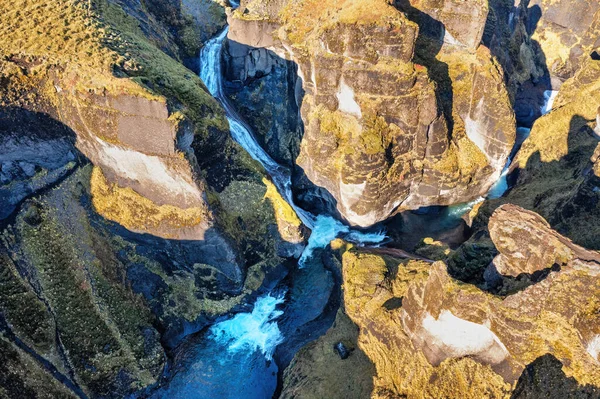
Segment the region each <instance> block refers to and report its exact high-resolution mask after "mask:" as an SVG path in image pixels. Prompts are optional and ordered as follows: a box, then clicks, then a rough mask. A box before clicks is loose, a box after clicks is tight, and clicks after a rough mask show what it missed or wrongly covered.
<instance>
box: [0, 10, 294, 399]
mask: <svg viewBox="0 0 600 399" xmlns="http://www.w3.org/2000/svg"><path fill="white" fill-rule="evenodd" d="M176 3H177V4H176ZM211 4H212V2H211ZM207 6H210V7H213V8H214V7H218V9H219V10H220V11H219V12H218V13H217V14H219V15H221V20H220V22H219V20H214V21H211V23H210V24H200V23H196V22H194V21H195V19H194V18H197V17H198V15H197V14H198V13H199V12H200V11H201V10H202V9H204V8H206V7H207ZM161 7H167V9H169V10H171V11H172V12H173V13H174V14H173V15H170V17H172V18H166V15H165V14H164V13H161V10H162V8H161ZM203 7H204V8H203ZM0 10H1V13H2V15H3V19H2V21H3V22H2V24H0V31H1V39H0V82H1V84H0V202H1V203H2V206H1V207H0V209H1V211H0V228H1V229H2V230H1V233H0V236H1V238H0V267H1V268H2V271H1V274H2V283H1V284H2V290H0V291H2V294H0V297H1V298H0V313H1V314H2V316H1V318H0V339H1V341H2V348H3V349H2V350H1V351H0V357H1V361H0V363H2V364H3V367H4V370H6V373H3V377H2V378H1V380H2V382H1V383H0V392H1V393H0V396H3V397H4V396H6V397H21V396H22V395H26V396H27V397H83V396H87V397H123V396H126V395H130V394H132V393H133V392H136V391H140V390H143V389H144V388H148V387H151V386H154V385H155V384H156V383H157V382H158V380H159V379H160V378H161V376H162V375H163V372H164V368H165V365H166V363H167V360H168V357H167V356H170V351H171V350H172V349H173V348H175V347H176V346H177V345H178V344H180V343H181V341H182V340H183V339H184V338H185V337H186V336H188V335H190V334H193V333H195V332H197V331H199V330H201V329H203V328H204V327H206V326H207V325H208V324H210V323H212V322H214V320H215V319H216V318H217V317H219V316H222V315H223V314H227V313H228V312H234V311H236V309H237V311H239V310H240V309H241V307H242V306H243V305H244V304H246V303H248V302H251V301H253V300H254V299H255V298H256V296H257V295H259V294H260V293H263V292H265V291H266V289H267V287H269V288H272V287H273V286H274V285H276V284H277V283H278V282H279V281H281V280H282V279H283V278H284V277H285V275H286V274H287V268H286V267H285V266H284V259H283V258H281V257H279V256H278V255H277V254H278V253H279V254H282V255H283V256H294V255H296V256H297V255H298V248H300V247H301V246H302V242H303V240H304V235H303V234H304V232H303V230H301V223H300V221H299V220H298V219H297V217H296V215H295V214H294V212H293V211H292V210H291V208H290V207H289V205H287V204H286V203H285V201H284V200H283V199H282V198H281V196H280V195H279V193H277V191H276V190H274V188H273V185H272V183H271V182H270V181H269V180H268V179H267V176H266V175H265V172H264V170H262V168H261V167H260V165H258V164H257V163H256V162H254V161H253V160H252V159H251V158H250V157H249V156H248V155H247V154H245V153H244V152H243V150H242V149H241V148H240V147H239V146H238V145H237V144H235V143H234V142H233V141H232V139H231V137H230V136H229V129H228V124H227V121H226V118H225V115H224V111H223V110H222V109H221V107H220V106H219V104H218V103H217V101H216V100H215V99H213V98H212V97H211V96H210V94H209V93H208V92H207V90H206V88H205V87H204V84H203V83H202V82H201V80H200V79H199V78H198V77H197V75H196V74H195V73H194V72H193V71H191V70H189V69H187V68H185V67H184V65H183V64H184V62H186V60H185V57H186V54H187V55H188V56H189V55H194V54H189V52H190V51H192V52H193V51H196V54H195V55H196V56H197V51H198V50H199V46H200V45H201V44H202V38H203V37H204V38H208V37H210V36H211V35H212V33H213V32H214V31H215V29H216V27H215V26H217V27H218V26H220V25H219V24H222V23H223V21H224V19H223V16H224V11H223V8H222V6H218V5H217V4H212V5H209V4H207V3H206V2H203V1H198V2H193V1H191V2H186V4H185V7H180V5H179V3H178V2H169V3H163V4H161V5H157V4H155V2H138V1H123V2H121V1H94V2H79V1H67V0H65V1H57V2H51V3H43V4H42V3H40V2H28V1H17V2H0ZM194 10H195V11H194ZM181 21H187V22H185V24H182V23H181ZM207 25H210V27H207ZM188 28H189V29H192V30H193V32H198V31H202V32H203V36H202V35H200V36H199V37H200V39H199V41H198V42H197V43H196V47H195V48H196V50H190V48H188V47H185V43H184V41H183V39H185V38H182V36H181V35H182V33H181V32H182V29H183V30H186V29H188ZM174 32H176V33H177V35H174ZM193 34H194V35H195V34H196V33H193ZM213 146H216V147H217V148H218V151H215V150H214V148H213ZM246 230H247V231H248V233H247V234H241V232H242V231H246ZM40 384H44V385H45V386H44V388H43V389H42V388H41V387H40Z"/></svg>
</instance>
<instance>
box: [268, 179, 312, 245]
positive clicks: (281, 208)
mask: <svg viewBox="0 0 600 399" xmlns="http://www.w3.org/2000/svg"><path fill="white" fill-rule="evenodd" d="M263 183H264V184H265V186H267V192H266V193H265V196H264V198H265V199H268V200H269V201H270V202H271V204H272V206H273V209H274V211H275V219H277V228H278V230H279V234H280V235H281V238H283V239H284V240H286V241H288V242H292V243H295V244H297V243H300V242H302V241H303V239H304V236H303V234H302V231H301V230H300V228H301V226H302V221H301V220H300V219H299V218H298V215H296V212H295V211H294V209H293V208H292V207H291V206H290V204H288V203H287V202H286V201H285V200H284V199H283V197H282V196H281V194H279V191H277V187H275V185H274V184H273V183H272V182H271V181H270V180H269V179H267V178H264V179H263Z"/></svg>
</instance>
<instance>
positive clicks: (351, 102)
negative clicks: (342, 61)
mask: <svg viewBox="0 0 600 399" xmlns="http://www.w3.org/2000/svg"><path fill="white" fill-rule="evenodd" d="M336 97H337V99H338V104H339V105H338V109H339V110H340V111H342V112H345V113H347V114H350V115H354V116H356V117H357V118H361V117H362V111H361V109H360V105H358V103H357V102H356V100H355V99H354V90H352V88H351V87H350V86H348V85H347V84H346V83H345V82H344V79H342V81H341V82H340V88H339V91H338V92H337V94H336Z"/></svg>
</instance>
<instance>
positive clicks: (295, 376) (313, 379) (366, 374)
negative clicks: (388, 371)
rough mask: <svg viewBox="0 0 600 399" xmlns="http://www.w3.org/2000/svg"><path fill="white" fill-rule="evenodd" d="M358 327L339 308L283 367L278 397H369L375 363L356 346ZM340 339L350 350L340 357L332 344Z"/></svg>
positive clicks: (339, 398)
mask: <svg viewBox="0 0 600 399" xmlns="http://www.w3.org/2000/svg"><path fill="white" fill-rule="evenodd" d="M358 333H359V331H358V327H357V326H356V325H355V324H354V323H353V322H352V320H350V319H349V318H348V316H346V314H345V313H344V311H343V310H342V309H340V310H338V313H337V317H336V319H335V322H334V323H333V326H332V327H331V328H330V329H329V330H327V333H326V334H325V335H323V336H321V337H320V338H319V339H317V340H316V341H314V342H311V343H309V344H308V345H306V346H305V347H303V348H302V349H301V350H300V351H299V352H298V353H297V354H296V356H294V359H293V360H292V363H291V364H290V365H289V366H288V368H286V369H285V372H284V376H283V391H282V393H281V398H284V399H285V398H287V399H290V398H306V399H322V398H327V399H346V398H368V397H370V395H371V392H372V390H373V377H374V376H375V372H376V371H375V367H374V365H373V363H371V361H370V360H369V358H368V357H367V356H366V355H365V354H364V352H363V351H361V350H360V348H358V343H357V341H358ZM338 342H342V343H343V344H344V346H345V347H346V348H347V349H348V350H350V351H352V352H351V354H350V356H349V357H348V358H347V359H344V360H342V359H341V358H340V356H339V355H338V354H337V352H336V351H335V349H334V345H336V344H337V343H338Z"/></svg>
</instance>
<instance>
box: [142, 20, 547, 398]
mask: <svg viewBox="0 0 600 399" xmlns="http://www.w3.org/2000/svg"><path fill="white" fill-rule="evenodd" d="M227 33H228V28H225V29H224V30H223V31H221V32H220V33H218V34H217V35H216V36H215V37H213V38H212V39H211V40H210V41H208V42H207V43H206V45H205V46H204V48H203V49H202V52H201V54H200V77H201V78H202V80H203V81H204V83H205V84H206V86H207V88H208V89H209V91H210V93H211V94H212V95H213V96H214V97H215V98H216V99H218V100H219V102H220V103H221V105H222V106H223V108H224V109H225V111H226V115H227V119H228V121H229V126H230V130H231V135H232V137H233V138H234V140H235V141H236V142H238V143H239V144H240V145H241V146H242V147H243V148H244V149H245V150H246V151H247V152H248V153H249V154H250V155H251V156H252V158H254V159H255V160H257V161H258V162H260V163H261V164H262V166H263V167H264V168H265V170H266V171H267V173H268V174H269V176H270V177H271V179H272V181H273V182H274V184H275V186H276V187H277V189H278V191H279V193H280V194H281V196H282V197H283V198H284V199H285V201H286V202H288V203H289V205H290V206H291V207H292V208H293V209H294V210H295V212H296V213H297V215H298V217H299V218H300V219H301V221H302V222H303V223H304V225H305V226H306V227H308V228H309V229H310V230H311V231H312V234H311V235H310V238H309V240H308V244H307V246H306V248H305V249H304V251H303V253H302V255H301V257H300V259H299V260H298V262H297V268H296V271H295V272H292V273H291V275H289V276H288V278H287V279H285V280H284V282H282V283H280V284H279V285H277V286H276V287H275V288H274V289H273V290H272V291H271V292H270V293H268V294H265V295H263V296H260V297H258V298H257V299H256V300H255V302H254V303H253V304H251V307H250V309H248V311H245V312H241V313H237V314H235V315H230V317H229V318H227V319H223V320H219V321H217V322H216V323H215V324H213V325H212V326H211V327H209V328H208V329H206V330H205V331H203V332H201V333H199V334H197V335H195V336H193V337H191V338H190V339H188V340H187V341H186V342H185V343H184V344H182V345H181V346H180V347H179V348H178V349H177V350H176V356H175V357H174V359H175V360H174V361H173V362H171V364H170V366H169V370H167V373H166V377H167V378H166V379H167V380H168V381H169V382H168V383H167V384H165V385H164V386H163V387H162V388H161V389H159V390H157V391H155V392H154V393H153V395H152V397H153V398H173V399H174V398H206V399H209V398H210V399H213V398H222V399H227V398H232V399H233V398H241V397H243V398H248V399H253V398H256V399H259V398H270V397H272V396H273V394H274V393H275V392H276V390H277V384H278V371H279V369H278V366H281V364H279V365H278V359H283V363H284V366H285V365H286V364H287V363H289V361H290V360H291V358H292V357H293V356H294V354H295V352H296V351H297V350H299V349H300V348H301V347H302V346H303V345H305V344H306V343H308V342H309V341H311V340H314V339H316V338H318V337H319V336H320V335H322V334H324V333H325V331H326V330H327V329H328V328H329V326H330V325H331V323H332V322H333V319H334V317H335V312H336V310H337V307H338V306H339V303H337V302H339V300H337V302H336V300H335V299H332V298H335V297H337V298H339V284H340V281H339V280H340V278H339V276H335V275H334V274H335V273H332V271H331V268H328V267H326V265H324V262H323V256H321V255H322V253H323V249H324V248H326V247H327V245H328V244H329V243H330V241H331V240H333V239H335V238H338V237H341V238H343V239H345V240H347V241H350V242H353V243H355V244H356V245H359V246H379V245H383V243H384V242H385V241H386V238H387V237H386V233H385V231H383V230H382V229H381V228H375V229H371V230H362V231H358V230H353V229H351V228H350V227H348V226H347V225H345V224H343V223H342V222H340V221H338V220H336V219H335V218H333V217H332V216H330V215H314V214H312V213H311V212H309V211H307V210H305V209H302V208H301V207H299V206H297V205H296V204H295V203H294V198H293V194H292V183H291V182H292V179H291V170H289V169H288V168H287V167H285V166H282V165H280V164H278V163H277V162H276V161H274V160H273V158H272V157H271V156H270V155H269V154H268V153H267V152H266V151H265V150H264V149H263V148H262V147H261V146H260V144H259V143H258V142H257V140H256V138H255V136H254V134H253V132H252V129H251V128H250V126H249V125H248V124H247V123H246V122H245V121H244V120H243V118H242V117H241V116H240V114H239V113H238V112H237V111H236V109H235V106H234V105H233V104H231V103H230V101H229V100H228V98H227V97H226V95H225V94H224V89H223V83H222V65H221V54H222V49H223V43H224V42H225V40H226V39H227ZM553 99H554V93H552V92H549V93H548V95H547V96H546V104H545V105H544V107H543V110H542V112H543V113H545V112H548V111H549V110H550V109H551V107H552V100H553ZM528 135H529V129H527V128H523V127H521V128H518V131H517V141H516V143H515V147H514V149H513V151H512V152H511V155H510V157H509V159H508V160H507V163H506V166H505V168H504V170H503V171H502V174H501V176H500V178H499V180H498V182H497V183H496V184H495V185H494V186H493V187H492V188H491V189H490V191H489V193H488V194H487V198H492V199H493V198H498V197H501V196H502V195H504V194H505V193H506V191H507V190H508V189H509V188H510V184H509V180H508V176H509V166H510V164H511V162H512V160H513V158H514V156H515V154H516V152H517V151H518V149H519V148H520V146H521V144H522V143H523V141H524V140H525V139H526V138H527V137H528ZM484 199H485V198H483V197H482V198H479V199H476V200H474V201H472V202H470V203H467V204H457V205H453V206H450V207H436V209H422V210H419V211H416V212H409V215H407V216H406V218H405V220H409V221H410V223H412V224H421V225H423V226H429V227H427V228H428V229H431V230H432V231H439V232H444V231H450V230H452V229H454V228H456V227H457V226H459V225H460V224H461V223H463V222H462V217H463V215H464V214H465V213H467V212H468V211H469V210H470V209H471V208H472V207H473V206H474V205H475V204H477V203H478V202H481V201H484ZM388 228H389V226H388ZM286 343H287V347H286V348H285V349H284V350H283V351H282V352H283V354H281V353H280V354H279V355H277V353H276V351H277V348H278V346H285V345H286Z"/></svg>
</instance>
